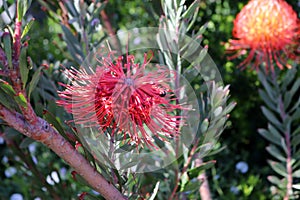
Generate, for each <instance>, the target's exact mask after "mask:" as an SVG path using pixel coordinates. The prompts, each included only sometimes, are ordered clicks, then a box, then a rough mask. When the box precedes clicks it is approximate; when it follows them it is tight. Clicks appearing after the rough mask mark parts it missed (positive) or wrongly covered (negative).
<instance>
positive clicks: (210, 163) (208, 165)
mask: <svg viewBox="0 0 300 200" xmlns="http://www.w3.org/2000/svg"><path fill="white" fill-rule="evenodd" d="M215 164H216V161H215V160H211V161H208V162H205V163H202V164H201V165H200V166H198V167H195V168H192V169H190V170H188V175H189V177H190V179H193V178H196V177H198V176H199V175H200V174H202V173H203V171H205V170H207V169H209V168H211V167H212V166H214V165H215Z"/></svg>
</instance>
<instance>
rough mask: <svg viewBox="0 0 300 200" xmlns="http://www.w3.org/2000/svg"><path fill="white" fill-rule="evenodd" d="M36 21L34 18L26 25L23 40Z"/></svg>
mask: <svg viewBox="0 0 300 200" xmlns="http://www.w3.org/2000/svg"><path fill="white" fill-rule="evenodd" d="M34 21H35V19H34V18H32V19H31V20H30V21H29V22H28V23H27V24H26V25H25V27H24V30H23V32H22V36H21V38H23V37H24V36H25V35H26V34H27V33H28V31H29V30H30V28H31V27H32V25H33V22H34Z"/></svg>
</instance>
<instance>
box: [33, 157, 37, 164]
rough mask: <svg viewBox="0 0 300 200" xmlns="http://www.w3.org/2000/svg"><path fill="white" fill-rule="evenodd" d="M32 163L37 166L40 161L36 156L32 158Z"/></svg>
mask: <svg viewBox="0 0 300 200" xmlns="http://www.w3.org/2000/svg"><path fill="white" fill-rule="evenodd" d="M32 161H33V162H34V164H37V163H38V160H37V158H36V157H35V156H32Z"/></svg>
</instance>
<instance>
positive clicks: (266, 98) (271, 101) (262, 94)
mask: <svg viewBox="0 0 300 200" xmlns="http://www.w3.org/2000/svg"><path fill="white" fill-rule="evenodd" d="M258 93H259V96H260V97H261V98H262V100H263V101H264V102H265V104H266V105H268V107H269V108H271V109H272V110H273V111H277V109H276V104H277V103H276V102H275V101H274V99H271V98H270V97H269V96H268V95H267V93H266V92H265V91H264V90H258Z"/></svg>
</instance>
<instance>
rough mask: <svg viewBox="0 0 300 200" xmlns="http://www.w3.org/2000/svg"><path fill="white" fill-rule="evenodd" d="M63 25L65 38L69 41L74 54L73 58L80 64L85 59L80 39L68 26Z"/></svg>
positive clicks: (69, 46)
mask: <svg viewBox="0 0 300 200" xmlns="http://www.w3.org/2000/svg"><path fill="white" fill-rule="evenodd" d="M61 27H62V30H63V33H64V39H65V41H66V42H67V46H68V50H69V52H70V54H71V55H72V58H73V59H74V60H75V61H76V62H77V63H78V64H81V63H82V61H83V59H84V55H83V52H82V47H81V45H80V43H79V41H78V39H77V38H76V37H75V36H74V35H73V34H72V32H71V31H70V30H69V29H68V28H67V27H66V26H64V25H62V26H61Z"/></svg>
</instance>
